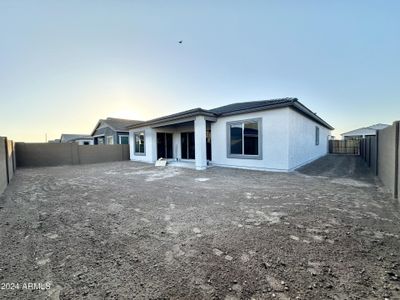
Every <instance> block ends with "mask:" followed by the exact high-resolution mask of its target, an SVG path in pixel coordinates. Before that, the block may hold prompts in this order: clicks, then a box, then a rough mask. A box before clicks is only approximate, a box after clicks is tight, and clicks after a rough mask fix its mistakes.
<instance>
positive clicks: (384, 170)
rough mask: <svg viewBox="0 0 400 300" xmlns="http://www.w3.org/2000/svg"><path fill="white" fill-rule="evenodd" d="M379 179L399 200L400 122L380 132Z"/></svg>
mask: <svg viewBox="0 0 400 300" xmlns="http://www.w3.org/2000/svg"><path fill="white" fill-rule="evenodd" d="M378 177H379V178H380V180H381V181H382V183H383V184H384V185H385V186H386V187H387V188H389V189H390V191H391V192H392V194H393V196H394V197H395V198H398V191H399V122H394V123H393V125H392V126H389V127H387V128H385V129H382V130H379V132H378Z"/></svg>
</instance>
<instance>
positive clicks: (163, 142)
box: [157, 132, 173, 159]
mask: <svg viewBox="0 0 400 300" xmlns="http://www.w3.org/2000/svg"><path fill="white" fill-rule="evenodd" d="M159 158H173V154H172V133H166V132H157V159H159Z"/></svg>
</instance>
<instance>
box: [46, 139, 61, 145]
mask: <svg viewBox="0 0 400 300" xmlns="http://www.w3.org/2000/svg"><path fill="white" fill-rule="evenodd" d="M48 143H50V144H59V143H60V139H55V140H49V141H48Z"/></svg>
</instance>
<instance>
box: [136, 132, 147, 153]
mask: <svg viewBox="0 0 400 300" xmlns="http://www.w3.org/2000/svg"><path fill="white" fill-rule="evenodd" d="M134 138H135V154H136V155H144V154H145V153H146V152H145V147H144V131H142V132H135V133H134Z"/></svg>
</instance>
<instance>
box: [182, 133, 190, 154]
mask: <svg viewBox="0 0 400 300" xmlns="http://www.w3.org/2000/svg"><path fill="white" fill-rule="evenodd" d="M187 149H188V135H187V133H186V132H184V133H181V151H182V159H188V158H189V155H188V150H187Z"/></svg>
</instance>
